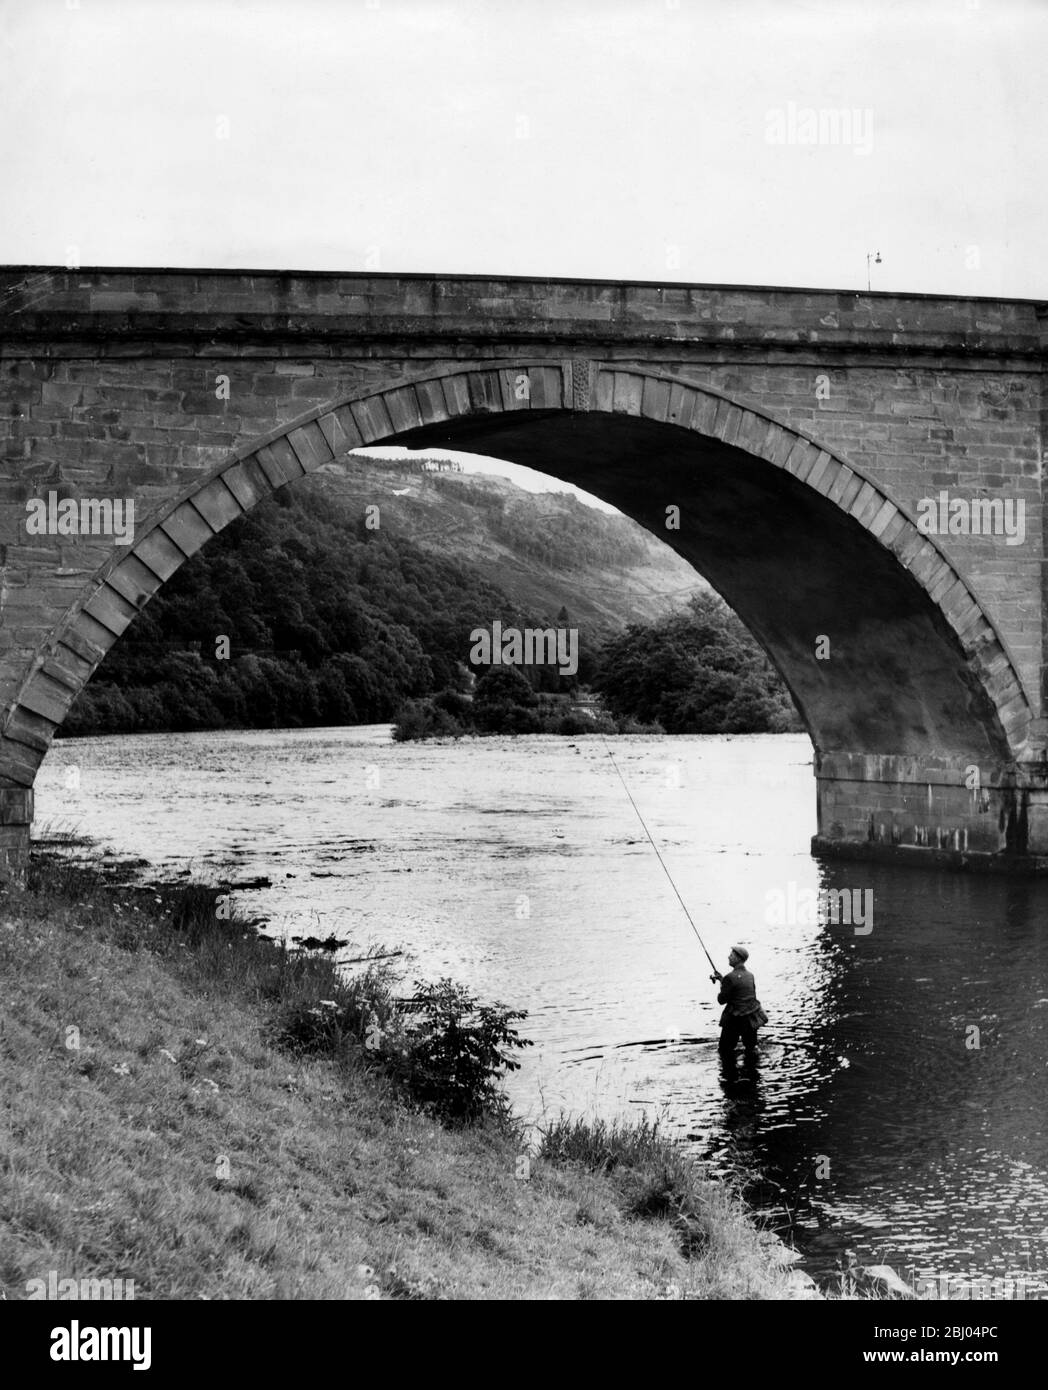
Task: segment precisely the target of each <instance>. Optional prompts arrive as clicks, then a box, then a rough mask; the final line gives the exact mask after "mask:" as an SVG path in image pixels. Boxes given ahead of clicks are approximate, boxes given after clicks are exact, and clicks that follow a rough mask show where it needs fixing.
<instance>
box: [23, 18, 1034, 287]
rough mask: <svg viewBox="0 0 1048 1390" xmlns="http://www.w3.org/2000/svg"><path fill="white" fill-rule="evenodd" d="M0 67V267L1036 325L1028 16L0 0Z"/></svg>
mask: <svg viewBox="0 0 1048 1390" xmlns="http://www.w3.org/2000/svg"><path fill="white" fill-rule="evenodd" d="M0 50H2V64H3V71H2V74H0V115H2V120H0V168H2V171H3V177H4V182H3V187H4V198H3V200H2V204H0V261H3V262H7V263H20V264H25V263H29V264H62V263H64V262H65V260H66V257H67V248H68V247H70V246H73V247H75V248H76V253H77V254H78V256H79V262H80V264H81V265H84V266H88V265H168V266H227V267H237V266H243V267H260V268H266V267H269V268H273V267H276V268H282V269H283V268H300V269H319V270H355V269H360V270H363V269H366V268H371V269H381V270H383V271H423V272H454V271H459V272H473V273H480V274H499V273H502V274H515V275H536V276H542V275H569V276H582V277H593V278H614V279H646V280H665V281H673V280H693V281H700V282H712V283H742V284H781V285H813V286H828V287H841V288H856V289H859V288H865V282H866V256H867V253H868V252H873V251H878V250H879V251H880V253H881V256H882V258H883V260H882V264H881V265H880V266H875V267H874V268H873V276H874V278H873V286H874V288H875V289H876V288H881V289H898V290H919V291H928V292H942V293H948V294H986V295H994V294H998V295H1014V296H1033V297H1048V269H1046V265H1045V262H1046V256H1045V237H1044V232H1045V228H1046V225H1048V219H1046V216H1045V211H1046V207H1045V205H1046V201H1048V180H1046V178H1045V170H1046V168H1048V120H1046V107H1048V99H1046V95H1045V93H1046V91H1048V81H1046V76H1045V53H1046V51H1048V4H1046V3H1045V0H898V3H896V0H862V3H856V4H851V3H848V0H548V3H547V0H272V2H271V3H265V2H263V0H206V3H205V2H204V0H177V3H176V0H0ZM845 112H847V113H848V115H847V116H845V115H844V113H845ZM820 113H821V121H822V125H821V130H820V127H819V125H818V124H817V122H818V120H819V118H820ZM834 131H836V134H837V140H838V143H836V144H834V143H831V140H832V138H833V134H834ZM811 138H814V139H815V140H816V143H807V141H808V140H809V139H811Z"/></svg>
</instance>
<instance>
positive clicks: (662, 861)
mask: <svg viewBox="0 0 1048 1390" xmlns="http://www.w3.org/2000/svg"><path fill="white" fill-rule="evenodd" d="M600 737H601V742H602V743H603V744H604V751H605V753H607V755H608V757H609V758H611V765H612V767H613V768H614V769H615V771H616V772H617V773H618V774H619V781H620V782H621V783H622V789H623V791H624V792H625V793H626V795H627V796H628V797H629V799H630V805H631V806H632V807H633V809H634V811H636V813H637V819H638V820H639V821H640V823H641V825H642V826H643V827H644V833H645V835H647V837H648V842H649V844H650V845H651V847H652V849H653V850H654V851H655V855H656V858H657V859H658V861H659V863H660V864H661V865H662V871H663V873H664V874H665V875H666V877H667V878H668V879H669V881H670V887H671V888H672V889H673V891H674V893H676V895H677V901H678V902H679V903H680V905H681V907H682V908H683V909H684V915H685V917H687V919H688V925H689V926H690V927H691V929H692V931H693V932H694V933H695V937H696V940H697V941H698V943H699V945H700V946H701V947H702V951H703V954H704V955H705V957H706V959H707V960H708V961H709V963H710V965H712V966H713V972H714V975H715V976H716V978H717V979H720V978H721V977H720V973H719V971H718V970H717V967H716V966H715V965H713V957H712V956H711V955H710V953H709V951H707V950H706V943H705V942H704V941H703V939H702V937H701V936H700V935H699V929H698V927H697V926H696V925H695V923H694V922H693V921H692V917H691V913H690V912H689V911H688V904H687V903H686V902H685V901H684V899H683V898H682V897H681V895H680V889H679V888H678V887H677V885H676V884H675V883H674V881H673V875H672V874H671V873H670V871H669V869H668V868H667V867H666V861H665V859H663V857H662V854H661V853H660V851H659V847H658V845H657V844H656V843H655V840H654V838H653V836H652V833H651V831H650V830H649V829H648V824H647V821H645V819H644V817H643V816H642V815H641V813H640V807H639V806H638V805H637V803H636V802H635V801H634V800H633V793H632V792H631V791H630V789H629V787H628V786H627V785H626V779H625V777H623V775H622V770H621V768H620V767H619V765H618V763H617V762H616V761H615V759H614V757H613V756H612V752H611V749H610V748H609V747H608V741H607V739H606V738H605V737H604V735H603V734H601V736H600Z"/></svg>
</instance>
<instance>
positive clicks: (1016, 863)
mask: <svg viewBox="0 0 1048 1390" xmlns="http://www.w3.org/2000/svg"><path fill="white" fill-rule="evenodd" d="M815 775H816V780H817V785H818V831H817V833H816V834H815V836H813V838H812V850H813V851H814V852H815V853H820V854H829V855H833V856H834V857H836V858H842V859H864V858H869V859H883V860H888V861H892V862H896V863H909V864H913V865H917V866H943V867H949V868H964V869H976V870H986V871H992V872H1011V873H1045V872H1048V767H1046V766H1045V765H1044V764H1019V763H1012V764H998V765H996V766H994V767H986V766H979V765H978V764H975V763H971V762H965V761H964V760H963V759H960V758H945V757H944V758H936V757H928V756H924V757H888V756H885V755H883V754H860V753H833V754H823V755H821V756H817V757H816V764H815Z"/></svg>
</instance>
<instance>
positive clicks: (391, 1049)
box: [382, 979, 532, 1124]
mask: <svg viewBox="0 0 1048 1390" xmlns="http://www.w3.org/2000/svg"><path fill="white" fill-rule="evenodd" d="M405 1009H406V1012H407V1024H406V1027H405V1029H404V1031H403V1033H401V1034H399V1035H393V1037H392V1038H391V1041H390V1043H387V1042H386V1041H385V1040H384V1041H383V1043H382V1051H383V1054H384V1055H385V1056H386V1057H387V1059H388V1062H389V1066H390V1069H391V1071H392V1074H393V1075H394V1077H396V1079H397V1080H398V1081H399V1082H400V1083H401V1084H402V1085H403V1086H404V1087H405V1089H406V1090H407V1091H408V1092H409V1093H410V1095H411V1097H412V1098H413V1099H414V1100H415V1101H417V1102H418V1103H419V1104H420V1105H424V1106H425V1107H426V1108H427V1109H429V1110H431V1111H432V1112H433V1113H434V1114H436V1115H438V1116H439V1117H440V1118H441V1119H443V1120H445V1121H451V1122H453V1123H464V1124H471V1123H474V1122H475V1121H477V1120H478V1119H480V1118H481V1117H482V1116H483V1115H495V1116H501V1117H503V1118H507V1117H508V1110H507V1103H506V1100H505V1096H504V1095H503V1093H502V1090H501V1087H500V1082H501V1081H502V1078H503V1077H504V1076H505V1074H506V1073H507V1072H510V1071H517V1070H518V1069H519V1067H520V1063H519V1062H516V1061H514V1060H513V1058H512V1057H511V1056H510V1052H511V1051H513V1050H518V1049H521V1048H525V1047H531V1046H532V1044H531V1042H530V1041H529V1040H528V1039H527V1038H521V1037H520V1035H519V1034H518V1033H517V1031H516V1029H515V1028H512V1027H511V1026H510V1025H511V1024H512V1023H514V1022H516V1021H517V1020H519V1019H524V1018H526V1017H527V1014H526V1013H523V1012H521V1011H519V1010H514V1009H509V1008H507V1007H506V1006H505V1005H504V1004H500V1003H495V1004H481V1003H479V1002H478V1000H477V998H476V997H475V995H473V994H472V993H471V992H470V991H469V990H468V989H466V988H464V987H463V986H462V985H457V984H455V983H454V981H452V980H449V979H441V980H438V981H437V983H436V984H435V985H427V984H426V983H425V982H424V981H421V980H420V981H416V984H415V993H414V994H413V995H412V997H411V998H410V999H409V1000H407V1001H406V1005H405Z"/></svg>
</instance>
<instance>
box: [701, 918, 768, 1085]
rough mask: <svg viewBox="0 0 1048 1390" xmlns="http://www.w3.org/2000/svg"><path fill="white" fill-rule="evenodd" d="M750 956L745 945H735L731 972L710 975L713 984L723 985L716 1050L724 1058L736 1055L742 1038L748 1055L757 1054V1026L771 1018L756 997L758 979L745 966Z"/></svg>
mask: <svg viewBox="0 0 1048 1390" xmlns="http://www.w3.org/2000/svg"><path fill="white" fill-rule="evenodd" d="M749 957H750V953H749V951H747V949H746V947H745V946H733V947H732V948H731V953H730V954H729V956H728V964H729V966H730V967H731V970H730V972H729V973H728V974H727V975H721V974H720V973H716V974H713V975H711V976H710V979H711V980H712V981H713V982H714V984H719V985H720V992H719V994H718V995H717V1003H718V1004H723V1005H724V1012H723V1013H722V1014H721V1019H720V1030H721V1035H720V1042H719V1043H718V1044H717V1051H718V1052H719V1053H720V1054H721V1056H722V1057H725V1058H732V1057H734V1056H735V1048H736V1047H737V1045H738V1043H739V1039H740V1038H741V1039H742V1042H743V1045H744V1047H745V1049H746V1056H747V1058H754V1057H756V1055H757V1030H758V1028H760V1027H761V1025H762V1024H764V1023H767V1021H768V1016H767V1014H766V1013H765V1012H764V1010H763V1009H762V1008H761V1006H760V1004H759V1003H758V1001H757V984H756V981H755V980H754V978H753V976H752V975H751V974H750V972H749V971H748V970H747V969H746V962H747V960H749Z"/></svg>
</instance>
